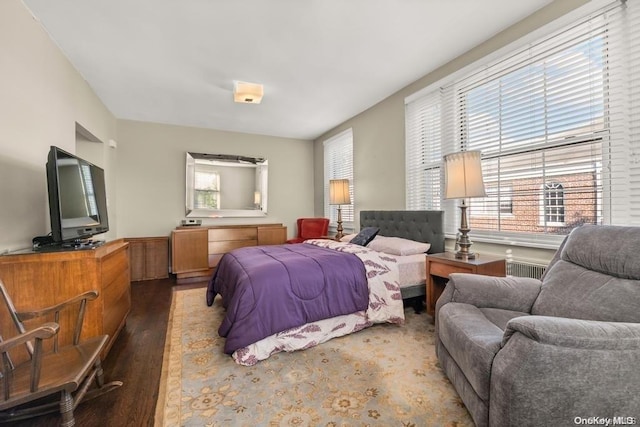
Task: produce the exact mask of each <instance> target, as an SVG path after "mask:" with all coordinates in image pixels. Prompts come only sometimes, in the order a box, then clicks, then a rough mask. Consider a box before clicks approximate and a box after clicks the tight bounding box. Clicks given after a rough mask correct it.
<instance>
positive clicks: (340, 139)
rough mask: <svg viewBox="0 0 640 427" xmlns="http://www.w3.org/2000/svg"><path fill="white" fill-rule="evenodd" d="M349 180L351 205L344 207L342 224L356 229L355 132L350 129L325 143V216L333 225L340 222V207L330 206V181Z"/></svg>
mask: <svg viewBox="0 0 640 427" xmlns="http://www.w3.org/2000/svg"><path fill="white" fill-rule="evenodd" d="M331 179H348V180H349V193H350V196H351V204H349V205H342V206H341V207H340V208H341V210H342V223H343V226H344V227H345V228H353V227H354V224H353V222H354V208H353V200H354V193H353V132H352V131H351V129H348V130H346V131H344V132H342V133H339V134H338V135H336V136H334V137H332V138H329V139H327V140H326V141H324V215H325V217H327V218H329V220H330V223H331V225H335V224H336V223H337V221H338V206H335V205H330V204H329V180H331Z"/></svg>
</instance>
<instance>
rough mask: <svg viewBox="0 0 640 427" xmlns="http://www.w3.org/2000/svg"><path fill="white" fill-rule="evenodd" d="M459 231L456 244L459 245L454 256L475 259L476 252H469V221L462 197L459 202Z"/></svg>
mask: <svg viewBox="0 0 640 427" xmlns="http://www.w3.org/2000/svg"><path fill="white" fill-rule="evenodd" d="M458 231H459V232H460V239H458V246H460V250H459V251H457V252H456V258H459V259H475V257H476V254H474V253H473V252H471V251H470V250H469V248H470V247H471V239H469V231H471V229H470V228H469V223H468V222H467V204H466V203H465V202H464V199H462V203H461V204H460V228H458Z"/></svg>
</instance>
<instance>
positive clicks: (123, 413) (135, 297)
mask: <svg viewBox="0 0 640 427" xmlns="http://www.w3.org/2000/svg"><path fill="white" fill-rule="evenodd" d="M174 286H175V280H173V279H163V280H149V281H143V282H134V283H132V285H131V298H132V308H131V312H130V313H129V316H128V317H127V324H126V326H125V328H124V329H123V330H122V332H121V333H120V335H119V336H118V338H117V340H116V341H115V343H114V345H113V347H112V348H111V351H110V352H109V355H108V356H107V358H106V360H104V361H103V368H104V372H105V380H106V381H112V380H120V381H122V382H123V383H124V384H123V385H122V387H120V388H118V389H116V390H114V391H112V392H110V393H107V394H105V395H103V396H100V397H98V398H96V399H94V400H90V401H87V402H83V403H82V404H80V406H78V408H77V409H76V411H75V417H76V425H77V426H82V427H85V426H86V427H92V426H100V427H104V426H113V427H123V426H152V425H153V421H154V413H155V406H156V400H157V398H158V386H159V382H160V374H161V370H162V355H163V353H164V343H165V335H166V332H167V321H168V318H169V309H170V307H171V297H172V289H173V287H174ZM197 286H204V284H202V283H200V284H195V285H189V287H197ZM180 288H181V289H184V288H185V287H184V286H182V285H181V286H180ZM59 423H60V417H59V416H57V415H55V414H52V415H46V416H42V417H39V418H34V419H31V420H27V421H22V422H14V423H11V424H7V425H11V426H38V427H40V426H57V425H59Z"/></svg>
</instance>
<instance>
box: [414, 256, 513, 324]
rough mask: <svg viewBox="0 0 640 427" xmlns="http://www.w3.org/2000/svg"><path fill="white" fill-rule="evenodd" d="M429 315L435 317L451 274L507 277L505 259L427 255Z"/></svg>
mask: <svg viewBox="0 0 640 427" xmlns="http://www.w3.org/2000/svg"><path fill="white" fill-rule="evenodd" d="M426 272H427V280H426V281H427V314H429V315H431V316H434V315H435V313H436V301H438V298H440V295H441V294H442V292H443V291H444V288H445V286H446V285H447V281H448V280H449V274H451V273H472V274H484V275H486V276H502V277H504V276H506V272H507V263H506V261H505V259H504V258H500V257H497V256H491V255H483V254H476V258H475V259H468V260H464V259H459V258H456V255H455V254H454V253H453V252H444V253H440V254H431V255H427V270H426Z"/></svg>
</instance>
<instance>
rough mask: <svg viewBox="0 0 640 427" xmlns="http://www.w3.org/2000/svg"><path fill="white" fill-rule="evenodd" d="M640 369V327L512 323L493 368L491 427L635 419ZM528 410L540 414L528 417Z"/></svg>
mask: <svg viewBox="0 0 640 427" xmlns="http://www.w3.org/2000/svg"><path fill="white" fill-rule="evenodd" d="M638 366H640V324H636V323H615V322H600V321H590V320H578V319H567V318H557V317H555V318H554V317H547V316H523V317H519V318H514V319H511V320H510V321H509V322H508V323H507V327H506V330H505V335H504V339H503V341H502V348H501V349H500V350H499V351H498V353H497V354H496V356H495V357H494V359H493V364H492V366H491V385H490V391H489V395H490V396H491V405H490V409H489V412H490V413H489V418H490V420H491V424H492V425H572V424H574V420H575V419H576V417H578V416H583V415H582V414H603V415H601V416H614V415H617V414H620V416H628V417H635V418H638V417H640V371H638V368H637V367H638ZM531 408H544V409H545V410H544V411H541V412H539V413H536V414H535V418H532V409H531ZM605 414H606V415H605ZM623 414H624V415H623ZM522 420H525V421H528V423H527V422H524V423H523V422H522Z"/></svg>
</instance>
